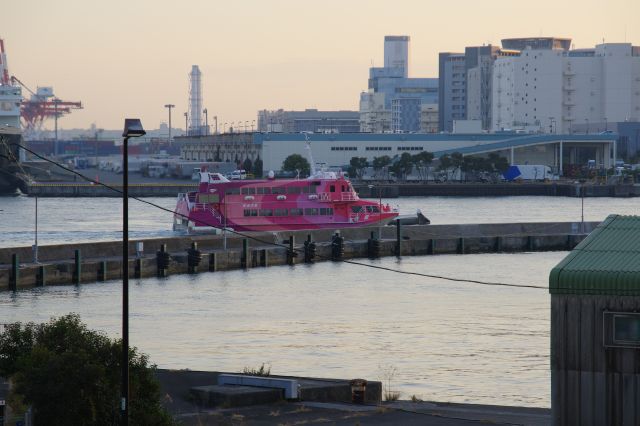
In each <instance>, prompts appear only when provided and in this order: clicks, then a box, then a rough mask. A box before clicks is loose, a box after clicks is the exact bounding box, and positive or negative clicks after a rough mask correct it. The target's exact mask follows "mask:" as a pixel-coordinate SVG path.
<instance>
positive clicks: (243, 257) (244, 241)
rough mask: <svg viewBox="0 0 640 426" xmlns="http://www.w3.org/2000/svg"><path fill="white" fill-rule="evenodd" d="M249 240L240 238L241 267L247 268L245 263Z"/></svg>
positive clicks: (246, 262)
mask: <svg viewBox="0 0 640 426" xmlns="http://www.w3.org/2000/svg"><path fill="white" fill-rule="evenodd" d="M248 259H249V240H248V239H246V238H243V239H242V253H241V254H240V267H241V268H242V269H247V265H248V263H249V261H248Z"/></svg>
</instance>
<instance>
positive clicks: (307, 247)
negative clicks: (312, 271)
mask: <svg viewBox="0 0 640 426" xmlns="http://www.w3.org/2000/svg"><path fill="white" fill-rule="evenodd" d="M315 257H316V243H314V242H313V241H311V234H307V240H306V241H305V242H304V263H313V262H314V259H315Z"/></svg>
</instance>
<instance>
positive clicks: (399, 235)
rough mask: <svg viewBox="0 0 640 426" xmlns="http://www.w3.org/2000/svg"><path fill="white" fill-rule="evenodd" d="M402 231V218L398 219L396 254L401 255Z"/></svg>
mask: <svg viewBox="0 0 640 426" xmlns="http://www.w3.org/2000/svg"><path fill="white" fill-rule="evenodd" d="M401 233H402V231H401V228H400V220H399V219H396V256H398V257H400V250H401V246H400V241H401V238H402V235H401Z"/></svg>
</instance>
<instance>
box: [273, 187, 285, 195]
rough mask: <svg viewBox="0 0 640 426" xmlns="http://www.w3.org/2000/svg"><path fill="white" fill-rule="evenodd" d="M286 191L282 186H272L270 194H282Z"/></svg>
mask: <svg viewBox="0 0 640 426" xmlns="http://www.w3.org/2000/svg"><path fill="white" fill-rule="evenodd" d="M285 191H286V189H285V188H284V187H283V186H274V187H273V188H271V193H272V194H284V193H285Z"/></svg>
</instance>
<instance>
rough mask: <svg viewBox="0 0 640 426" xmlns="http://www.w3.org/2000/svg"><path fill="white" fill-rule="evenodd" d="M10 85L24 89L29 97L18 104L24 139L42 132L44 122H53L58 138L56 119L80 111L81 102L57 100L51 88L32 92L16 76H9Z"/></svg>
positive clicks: (40, 88)
mask: <svg viewBox="0 0 640 426" xmlns="http://www.w3.org/2000/svg"><path fill="white" fill-rule="evenodd" d="M11 84H12V85H16V84H19V85H20V86H22V87H24V88H25V89H26V90H27V91H28V92H29V93H31V97H30V98H29V99H28V100H27V99H25V100H23V101H22V103H21V104H20V117H21V118H22V125H23V131H24V135H25V137H33V136H36V135H38V134H39V133H40V132H41V131H42V127H43V124H44V121H45V120H47V119H49V118H53V119H54V120H55V133H56V139H57V138H58V118H60V117H62V116H63V115H67V114H70V113H71V111H72V110H75V109H82V102H69V101H63V100H61V99H59V98H57V97H56V96H55V95H54V94H53V87H38V88H37V89H36V91H35V92H34V91H33V90H31V89H30V88H29V87H28V86H27V85H26V84H24V83H23V82H22V81H20V79H18V78H17V77H16V76H11Z"/></svg>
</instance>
